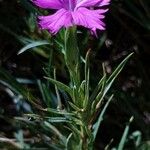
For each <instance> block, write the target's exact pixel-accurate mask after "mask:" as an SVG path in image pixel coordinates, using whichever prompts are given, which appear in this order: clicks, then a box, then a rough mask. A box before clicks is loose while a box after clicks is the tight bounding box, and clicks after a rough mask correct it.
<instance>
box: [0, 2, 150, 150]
mask: <svg viewBox="0 0 150 150" xmlns="http://www.w3.org/2000/svg"><path fill="white" fill-rule="evenodd" d="M40 13H46V12H42V11H41V10H39V9H38V8H35V7H33V5H32V4H31V3H30V2H29V1H27V0H13V1H9V0H5V1H4V0H0V122H1V123H0V148H4V147H8V149H9V148H10V149H11V147H17V148H19V146H20V145H16V142H15V141H16V140H17V141H18V143H22V145H24V147H26V148H27V147H29V145H36V146H38V147H48V146H49V145H48V141H49V139H48V138H47V134H50V133H49V132H48V131H47V133H45V132H46V130H45V131H44V129H43V128H44V127H41V129H39V128H38V127H39V126H38V125H37V124H38V122H39V120H38V119H37V118H36V119H35V122H34V123H33V124H32V125H31V127H30V124H29V126H28V127H27V126H26V125H25V124H24V122H26V120H22V119H23V118H22V117H21V116H22V115H23V113H29V112H33V111H34V112H38V111H39V110H38V109H39V107H40V106H43V107H44V106H45V105H49V106H52V105H55V99H56V98H55V96H54V94H55V93H54V92H53V91H49V90H48V89H46V85H47V86H50V85H48V83H46V82H45V81H43V76H44V75H45V72H50V70H49V69H48V68H49V66H50V65H51V66H55V67H56V68H57V70H58V72H59V74H57V76H58V77H57V78H58V79H59V80H61V81H63V82H65V83H67V82H68V78H67V72H66V71H65V65H64V60H63V56H62V53H61V34H60V35H58V36H57V37H55V39H53V37H51V36H50V35H49V34H48V33H47V31H40V30H39V29H38V27H37V24H36V15H37V14H40ZM105 22H106V25H107V26H106V27H107V30H106V31H105V32H103V33H101V32H99V33H98V34H99V36H98V37H99V38H97V39H95V38H94V37H91V36H90V35H89V33H88V32H87V31H86V30H85V29H83V28H81V27H79V31H81V32H80V33H79V41H80V42H81V44H79V46H80V49H81V54H82V55H83V56H84V54H85V53H86V51H87V50H88V49H91V51H92V52H91V70H92V71H91V72H92V73H93V75H92V76H91V83H92V86H93V87H94V86H95V85H96V83H97V81H98V79H99V77H100V76H99V73H100V72H102V68H101V64H102V63H103V62H105V64H106V70H107V72H108V73H111V72H112V70H113V69H114V67H115V66H116V65H117V64H119V62H120V61H121V60H122V59H123V58H124V57H125V56H126V55H127V54H129V53H131V52H134V56H133V57H132V58H131V59H130V61H129V62H128V64H127V65H126V66H125V68H124V70H123V71H122V72H121V74H120V75H119V77H118V78H117V80H116V82H115V84H114V85H113V87H112V88H111V93H114V94H115V98H114V100H113V101H112V103H111V104H110V106H109V108H108V110H107V113H106V114H105V117H104V121H103V123H102V125H101V128H100V130H99V134H98V136H97V140H96V143H95V147H96V149H97V150H99V149H104V147H105V146H106V145H107V144H108V143H110V141H111V142H112V143H111V147H116V145H118V143H119V141H120V139H121V137H122V134H123V131H124V129H125V126H126V124H127V123H128V120H129V118H130V117H131V116H134V121H133V122H132V123H131V124H130V130H129V134H128V138H127V140H126V146H125V149H127V150H130V149H131V150H132V149H140V150H149V149H150V92H149V90H150V68H149V60H150V1H148V0H112V3H111V5H110V11H109V12H108V13H107V15H106V19H105ZM62 32H63V31H62ZM44 40H47V41H53V42H54V45H52V46H49V45H46V41H44ZM37 41H38V43H37ZM43 42H44V43H45V44H44V45H43ZM27 44H29V45H28V47H24V46H25V45H27ZM34 45H42V46H39V47H36V48H35V46H34ZM23 47H24V49H22V48H23ZM32 47H34V48H32ZM29 48H31V49H29ZM28 49H29V50H28ZM20 50H21V51H25V52H24V53H23V54H20V55H17V54H18V52H19V51H20ZM26 50H27V51H26ZM52 55H53V59H51V58H52ZM16 80H17V81H16ZM91 88H92V87H91ZM43 89H45V90H43ZM39 91H40V92H41V93H39ZM42 91H46V94H42ZM30 93H32V95H30ZM43 95H44V96H43ZM62 95H63V93H62ZM45 96H46V98H45ZM63 96H64V95H63ZM29 97H30V98H29ZM34 97H36V98H35V99H36V101H37V103H38V105H36V106H35V105H34V104H33V105H31V104H32V102H31V101H26V99H32V98H33V99H34ZM37 97H38V99H37ZM64 97H65V96H64ZM40 99H43V100H44V99H45V101H44V102H43V101H42V100H40ZM47 99H53V103H50V101H46V100H47ZM64 103H65V98H64ZM33 106H35V107H33ZM42 113H43V112H39V114H40V115H42ZM15 117H18V118H17V120H19V119H20V120H22V121H23V123H20V122H19V123H18V121H16V119H15ZM31 119H32V118H31ZM36 126H37V127H36ZM41 133H42V134H41ZM112 139H113V141H112ZM45 145H46V146H45Z"/></svg>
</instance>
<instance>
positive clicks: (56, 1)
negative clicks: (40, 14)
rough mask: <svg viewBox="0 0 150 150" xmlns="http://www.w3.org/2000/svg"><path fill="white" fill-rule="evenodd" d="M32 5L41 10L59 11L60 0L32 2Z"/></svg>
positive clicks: (34, 0) (60, 6)
mask: <svg viewBox="0 0 150 150" xmlns="http://www.w3.org/2000/svg"><path fill="white" fill-rule="evenodd" d="M33 3H34V4H35V5H37V6H39V7H41V8H50V9H61V8H62V7H63V6H62V2H61V0H33Z"/></svg>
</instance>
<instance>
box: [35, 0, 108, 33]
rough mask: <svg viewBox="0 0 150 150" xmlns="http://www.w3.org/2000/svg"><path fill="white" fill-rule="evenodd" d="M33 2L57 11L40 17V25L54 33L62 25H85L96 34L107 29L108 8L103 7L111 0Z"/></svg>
mask: <svg viewBox="0 0 150 150" xmlns="http://www.w3.org/2000/svg"><path fill="white" fill-rule="evenodd" d="M33 3H34V4H35V5H37V6H39V7H41V8H44V9H53V10H55V11H56V12H55V13H54V14H52V15H48V16H39V17H38V18H39V25H40V27H41V28H42V29H47V30H48V31H49V32H51V33H52V34H56V33H57V32H58V31H59V30H60V29H61V28H62V27H65V28H68V27H71V26H74V25H79V26H84V27H86V28H88V29H90V30H91V31H92V32H93V33H95V34H96V30H97V29H99V30H104V29H105V24H104V22H103V18H104V17H105V16H104V13H105V12H106V11H107V10H108V9H104V8H102V7H103V6H106V5H108V4H109V3H110V0H33ZM95 8H96V9H95Z"/></svg>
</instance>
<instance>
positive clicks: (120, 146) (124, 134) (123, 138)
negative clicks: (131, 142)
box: [117, 116, 134, 150]
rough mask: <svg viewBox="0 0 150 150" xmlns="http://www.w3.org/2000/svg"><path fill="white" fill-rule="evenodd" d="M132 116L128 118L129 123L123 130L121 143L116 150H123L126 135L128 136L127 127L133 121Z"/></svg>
mask: <svg viewBox="0 0 150 150" xmlns="http://www.w3.org/2000/svg"><path fill="white" fill-rule="evenodd" d="M133 119H134V118H133V116H132V117H131V118H130V121H129V123H128V124H127V125H126V128H125V130H124V133H123V135H122V138H121V141H120V143H119V146H118V149H117V150H123V149H124V145H125V142H126V139H127V135H128V132H129V125H130V123H131V122H132V121H133Z"/></svg>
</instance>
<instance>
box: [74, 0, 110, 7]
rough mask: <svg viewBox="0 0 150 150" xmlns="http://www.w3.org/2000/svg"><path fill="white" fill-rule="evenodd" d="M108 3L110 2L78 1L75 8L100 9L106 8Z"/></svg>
mask: <svg viewBox="0 0 150 150" xmlns="http://www.w3.org/2000/svg"><path fill="white" fill-rule="evenodd" d="M109 3H110V0H78V3H77V5H76V8H79V7H100V6H106V5H108V4H109Z"/></svg>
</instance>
